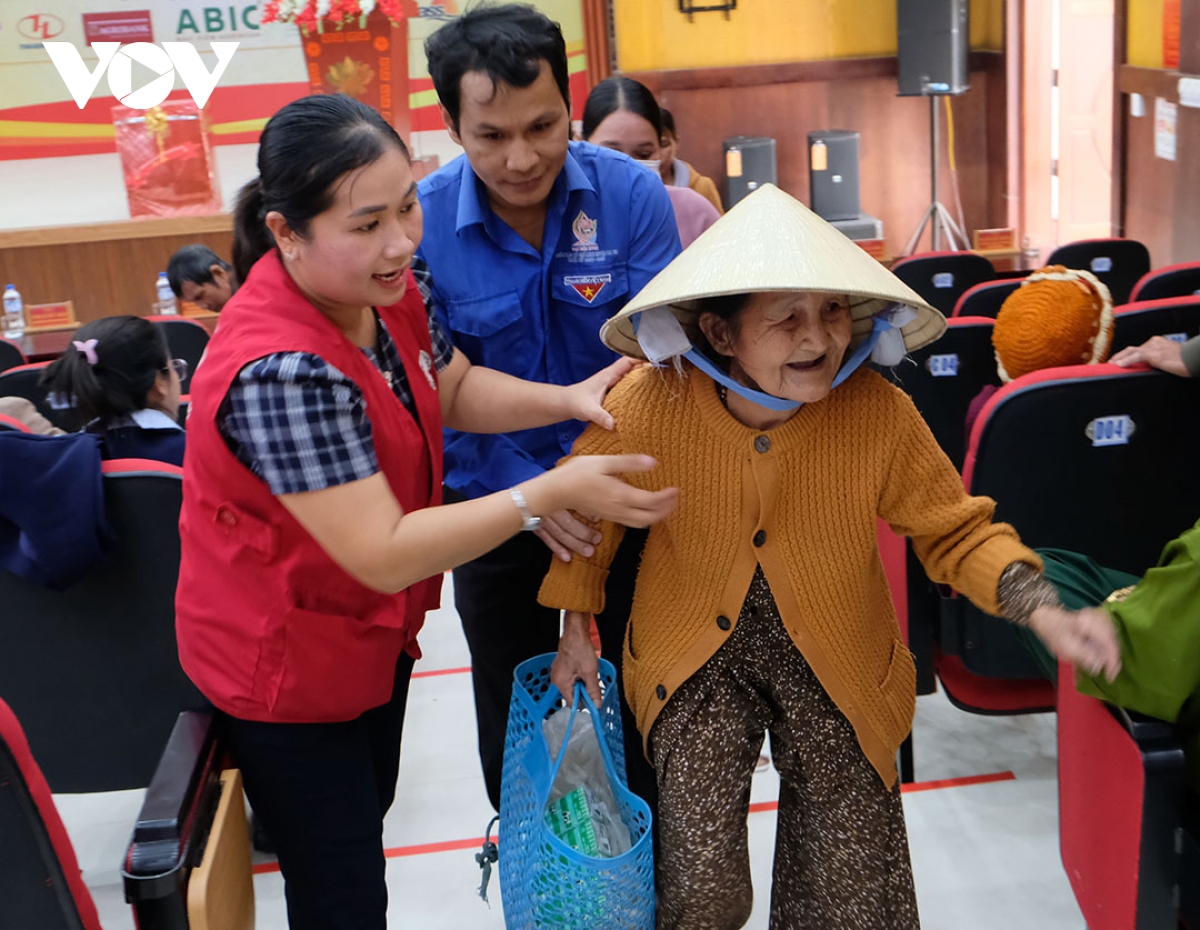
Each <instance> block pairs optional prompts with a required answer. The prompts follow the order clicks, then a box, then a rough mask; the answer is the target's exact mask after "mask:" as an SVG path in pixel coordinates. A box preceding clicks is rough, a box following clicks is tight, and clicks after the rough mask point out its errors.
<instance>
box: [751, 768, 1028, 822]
mask: <svg viewBox="0 0 1200 930" xmlns="http://www.w3.org/2000/svg"><path fill="white" fill-rule="evenodd" d="M1016 777H1017V776H1016V775H1014V774H1013V773H1012V772H991V773H989V774H987V775H967V776H965V777H963V778H942V779H937V780H935V781H914V782H912V783H910V784H907V785H901V786H900V791H901V793H903V794H908V793H910V792H913V791H938V790H940V789H942V788H962V787H963V786H965V785H987V784H990V783H991V782H996V781H1014V780H1016ZM778 809H779V802H778V801H756V802H755V803H754V804H751V805H750V813H752V814H758V813H761V812H762V811H773V810H778Z"/></svg>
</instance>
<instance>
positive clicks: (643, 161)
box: [634, 158, 662, 174]
mask: <svg viewBox="0 0 1200 930" xmlns="http://www.w3.org/2000/svg"><path fill="white" fill-rule="evenodd" d="M634 161H636V162H637V163H638V164H639V165H641V166H642V167H643V168H646V169H648V170H649V171H653V172H654V173H655V174H658V166H659V165H661V164H662V162H661V161H659V160H658V159H657V158H635V159H634Z"/></svg>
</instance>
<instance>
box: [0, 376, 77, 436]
mask: <svg viewBox="0 0 1200 930" xmlns="http://www.w3.org/2000/svg"><path fill="white" fill-rule="evenodd" d="M49 365H50V363H49V362H34V363H32V364H29V365H17V366H16V367H15V368H9V369H7V370H6V371H0V397H24V398H25V399H26V400H29V401H31V402H32V403H33V405H34V406H35V407H37V409H38V413H40V414H41V415H42V416H44V417H45V418H46V419H47V420H49V421H50V422H51V423H53V424H54V425H55V426H57V427H58V428H59V429H61V430H66V431H67V432H68V433H74V432H75V431H77V430H79V429H82V428H83V425H84V418H83V415H82V414H81V413H80V412H79V411H78V410H77V409H76V408H75V406H74V405H73V404H72V403H71V402H70V401H69V400H68V399H66V398H59V397H51V396H49V395H48V394H47V392H46V389H45V388H43V387H42V386H41V385H40V384H39V383H38V382H39V381H40V380H41V377H42V372H44V371H45V370H46V368H47V367H48V366H49Z"/></svg>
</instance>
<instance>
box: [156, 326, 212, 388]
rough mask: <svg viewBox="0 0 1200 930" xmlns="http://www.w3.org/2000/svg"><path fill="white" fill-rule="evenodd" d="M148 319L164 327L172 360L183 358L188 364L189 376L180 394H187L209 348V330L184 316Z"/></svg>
mask: <svg viewBox="0 0 1200 930" xmlns="http://www.w3.org/2000/svg"><path fill="white" fill-rule="evenodd" d="M146 319H148V320H150V322H152V323H157V324H158V325H159V326H161V327H162V329H163V332H164V333H165V334H166V337H167V350H168V352H169V353H170V355H171V358H181V359H183V360H184V361H185V362H187V363H188V376H187V377H186V378H184V379H183V381H182V382H181V383H180V386H179V390H180V392H181V393H183V394H186V393H187V392H188V391H189V390H190V389H191V386H192V376H193V375H194V374H195V373H196V366H197V365H199V364H200V359H201V358H202V357H203V356H204V350H205V348H206V347H207V346H208V339H209V336H208V330H207V329H205V328H204V327H203V326H201V325H200V324H199V323H197V322H196V321H195V320H189V319H188V318H187V317H182V316H150V317H146Z"/></svg>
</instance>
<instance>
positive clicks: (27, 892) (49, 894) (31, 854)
mask: <svg viewBox="0 0 1200 930" xmlns="http://www.w3.org/2000/svg"><path fill="white" fill-rule="evenodd" d="M0 836H2V837H3V841H0V926H3V927H20V928H21V930H102V928H101V927H100V918H99V916H98V915H97V913H96V905H95V903H94V902H93V901H92V896H91V894H90V893H89V892H88V890H87V887H86V886H85V885H84V883H83V878H82V876H81V875H80V872H79V862H78V860H77V859H76V858H75V850H74V848H73V847H72V846H71V840H70V838H69V837H68V836H67V831H66V828H64V827H63V823H62V818H60V817H59V815H58V809H57V808H56V807H55V806H54V799H53V798H52V797H51V796H50V787H49V786H48V785H47V784H46V779H45V778H44V777H43V776H42V770H41V769H40V768H39V767H38V764H37V762H35V761H34V759H33V755H32V754H31V753H30V751H29V743H28V742H27V741H26V739H25V732H24V731H23V730H22V729H21V724H20V723H19V722H18V721H17V718H16V716H15V715H14V714H13V712H12V710H11V709H10V708H9V706H8V705H7V704H6V703H4V701H3V700H0Z"/></svg>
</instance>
